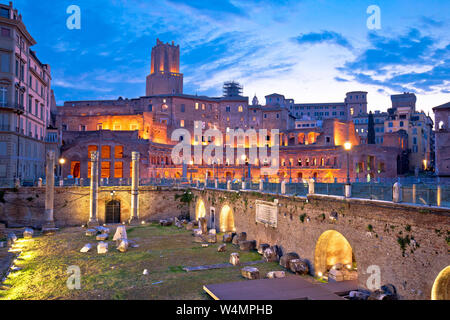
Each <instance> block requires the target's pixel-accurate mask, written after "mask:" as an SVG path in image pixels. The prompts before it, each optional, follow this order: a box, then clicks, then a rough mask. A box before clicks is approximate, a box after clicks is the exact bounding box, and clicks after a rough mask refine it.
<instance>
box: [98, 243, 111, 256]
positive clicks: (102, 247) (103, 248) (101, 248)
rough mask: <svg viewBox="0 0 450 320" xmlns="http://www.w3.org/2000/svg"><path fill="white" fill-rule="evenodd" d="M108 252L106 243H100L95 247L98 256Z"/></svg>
mask: <svg viewBox="0 0 450 320" xmlns="http://www.w3.org/2000/svg"><path fill="white" fill-rule="evenodd" d="M107 252H108V244H107V243H106V242H100V243H99V244H98V245H97V253H98V254H105V253H107Z"/></svg>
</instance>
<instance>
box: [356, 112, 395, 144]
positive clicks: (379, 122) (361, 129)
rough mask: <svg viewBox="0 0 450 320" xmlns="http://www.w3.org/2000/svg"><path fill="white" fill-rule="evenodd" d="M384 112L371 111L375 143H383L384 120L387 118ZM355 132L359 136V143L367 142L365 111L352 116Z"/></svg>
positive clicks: (367, 116)
mask: <svg viewBox="0 0 450 320" xmlns="http://www.w3.org/2000/svg"><path fill="white" fill-rule="evenodd" d="M387 115H388V114H387V113H386V112H380V111H375V113H373V122H374V131H375V144H383V142H384V121H385V120H386V118H387ZM353 123H354V124H355V128H356V133H357V134H358V135H359V137H360V143H361V144H367V143H368V141H367V136H368V133H369V115H368V114H367V113H363V114H359V115H357V116H354V117H353Z"/></svg>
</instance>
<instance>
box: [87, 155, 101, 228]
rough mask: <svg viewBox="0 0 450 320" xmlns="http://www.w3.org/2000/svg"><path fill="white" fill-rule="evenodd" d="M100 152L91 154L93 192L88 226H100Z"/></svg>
mask: <svg viewBox="0 0 450 320" xmlns="http://www.w3.org/2000/svg"><path fill="white" fill-rule="evenodd" d="M98 156H99V154H98V151H92V152H91V162H92V163H91V192H90V211H89V222H88V226H90V227H91V226H98V218H97V213H98Z"/></svg>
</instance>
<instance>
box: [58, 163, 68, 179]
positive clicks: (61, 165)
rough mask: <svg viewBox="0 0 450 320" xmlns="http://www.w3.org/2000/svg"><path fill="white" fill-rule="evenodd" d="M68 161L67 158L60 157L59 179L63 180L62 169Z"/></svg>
mask: <svg viewBox="0 0 450 320" xmlns="http://www.w3.org/2000/svg"><path fill="white" fill-rule="evenodd" d="M65 163H66V159H64V158H61V159H59V180H60V181H61V180H62V169H63V165H64V164H65Z"/></svg>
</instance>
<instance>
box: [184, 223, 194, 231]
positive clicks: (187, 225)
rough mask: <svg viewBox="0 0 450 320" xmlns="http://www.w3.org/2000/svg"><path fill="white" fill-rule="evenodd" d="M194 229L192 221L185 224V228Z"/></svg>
mask: <svg viewBox="0 0 450 320" xmlns="http://www.w3.org/2000/svg"><path fill="white" fill-rule="evenodd" d="M193 229H194V223H193V222H189V223H188V224H186V230H193Z"/></svg>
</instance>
